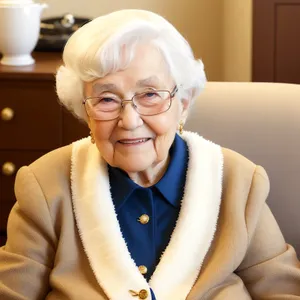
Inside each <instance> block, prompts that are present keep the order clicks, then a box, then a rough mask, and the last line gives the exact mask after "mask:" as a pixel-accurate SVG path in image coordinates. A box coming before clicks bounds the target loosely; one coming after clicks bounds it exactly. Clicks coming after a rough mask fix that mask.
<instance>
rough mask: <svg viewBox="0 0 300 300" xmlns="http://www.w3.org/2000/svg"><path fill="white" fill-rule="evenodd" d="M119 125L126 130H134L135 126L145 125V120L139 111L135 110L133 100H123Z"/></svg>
mask: <svg viewBox="0 0 300 300" xmlns="http://www.w3.org/2000/svg"><path fill="white" fill-rule="evenodd" d="M118 125H119V126H120V127H122V128H124V129H126V130H134V129H135V128H137V127H139V126H141V125H143V120H142V119H141V117H140V115H139V113H138V112H137V111H136V110H135V108H134V104H133V102H131V101H126V102H123V108H122V110H121V113H120V116H119V122H118Z"/></svg>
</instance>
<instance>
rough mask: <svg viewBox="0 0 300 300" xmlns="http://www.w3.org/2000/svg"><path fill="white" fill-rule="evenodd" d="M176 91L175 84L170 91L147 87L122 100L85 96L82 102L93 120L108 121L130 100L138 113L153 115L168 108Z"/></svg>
mask: <svg viewBox="0 0 300 300" xmlns="http://www.w3.org/2000/svg"><path fill="white" fill-rule="evenodd" d="M177 92H178V88H177V86H175V87H174V89H173V90H172V92H170V91H167V90H154V89H147V90H146V91H144V92H141V93H138V94H135V95H134V96H133V97H132V98H131V99H130V100H122V99H120V98H119V97H118V96H109V97H105V96H103V97H101V96H100V97H87V98H86V99H85V100H84V101H83V104H84V105H85V109H86V112H87V114H88V116H89V117H91V118H92V119H94V120H100V121H109V120H113V119H116V118H118V117H119V115H120V113H121V111H122V109H123V108H124V104H125V103H126V102H132V107H133V108H134V109H135V110H136V111H137V112H138V113H139V114H140V115H142V116H154V115H158V114H161V113H164V112H166V111H168V110H169V109H170V107H171V105H172V99H173V98H174V96H175V94H176V93H177Z"/></svg>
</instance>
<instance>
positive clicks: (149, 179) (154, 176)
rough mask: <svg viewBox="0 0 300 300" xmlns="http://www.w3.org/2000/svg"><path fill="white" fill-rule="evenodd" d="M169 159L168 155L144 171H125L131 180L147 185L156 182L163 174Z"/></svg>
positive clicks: (143, 185)
mask: <svg viewBox="0 0 300 300" xmlns="http://www.w3.org/2000/svg"><path fill="white" fill-rule="evenodd" d="M169 161H170V156H169V155H168V157H167V158H166V159H165V160H163V161H161V162H159V163H157V164H155V165H154V166H151V167H150V168H148V169H147V170H145V171H141V172H129V173H127V174H128V176H129V178H130V179H131V180H133V181H134V182H135V183H136V184H138V185H140V186H142V187H149V186H152V185H154V184H156V183H157V182H158V181H159V180H160V179H161V178H162V177H163V176H164V174H165V172H166V170H167V168H168V165H169Z"/></svg>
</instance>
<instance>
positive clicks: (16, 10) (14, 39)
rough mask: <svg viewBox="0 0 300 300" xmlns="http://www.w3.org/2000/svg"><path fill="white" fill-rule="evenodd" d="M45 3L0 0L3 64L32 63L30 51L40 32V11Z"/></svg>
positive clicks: (0, 33)
mask: <svg viewBox="0 0 300 300" xmlns="http://www.w3.org/2000/svg"><path fill="white" fill-rule="evenodd" d="M46 7H47V4H39V3H34V2H33V1H32V0H0V53H1V54H2V59H1V61H0V63H1V64H3V65H11V66H24V65H31V64H33V63H34V59H33V58H32V56H31V52H32V51H33V49H34V47H35V46H36V44H37V41H38V38H39V33H40V19H41V13H42V11H43V9H44V8H46Z"/></svg>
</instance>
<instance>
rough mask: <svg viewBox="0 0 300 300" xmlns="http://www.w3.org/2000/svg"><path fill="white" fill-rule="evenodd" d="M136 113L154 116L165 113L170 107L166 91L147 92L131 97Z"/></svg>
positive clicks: (168, 95) (168, 94)
mask: <svg viewBox="0 0 300 300" xmlns="http://www.w3.org/2000/svg"><path fill="white" fill-rule="evenodd" d="M133 102H134V104H135V106H136V109H137V111H138V112H139V113H140V114H142V115H155V114H159V113H162V112H165V111H167V110H168V109H169V108H170V105H171V99H170V93H169V92H168V91H148V92H145V93H141V94H137V95H135V96H134V97H133Z"/></svg>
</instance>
